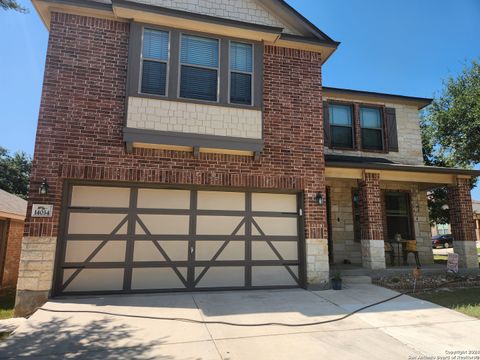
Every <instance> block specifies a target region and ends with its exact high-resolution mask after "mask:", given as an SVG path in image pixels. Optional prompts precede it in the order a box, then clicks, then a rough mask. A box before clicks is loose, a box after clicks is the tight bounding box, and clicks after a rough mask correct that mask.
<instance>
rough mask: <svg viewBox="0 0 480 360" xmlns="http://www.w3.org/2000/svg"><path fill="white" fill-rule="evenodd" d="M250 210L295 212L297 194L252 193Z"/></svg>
mask: <svg viewBox="0 0 480 360" xmlns="http://www.w3.org/2000/svg"><path fill="white" fill-rule="evenodd" d="M252 211H268V212H280V213H283V212H287V213H288V212H290V213H296V212H297V195H295V194H267V193H252Z"/></svg>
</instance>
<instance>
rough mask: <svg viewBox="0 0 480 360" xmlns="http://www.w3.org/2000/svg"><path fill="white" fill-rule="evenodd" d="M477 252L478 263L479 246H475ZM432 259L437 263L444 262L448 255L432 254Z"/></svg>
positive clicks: (479, 260)
mask: <svg viewBox="0 0 480 360" xmlns="http://www.w3.org/2000/svg"><path fill="white" fill-rule="evenodd" d="M477 253H478V256H479V258H478V262H479V263H480V248H477ZM433 260H434V261H435V262H437V263H440V264H441V263H444V262H445V263H446V262H447V260H448V255H433Z"/></svg>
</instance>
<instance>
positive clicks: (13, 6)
mask: <svg viewBox="0 0 480 360" xmlns="http://www.w3.org/2000/svg"><path fill="white" fill-rule="evenodd" d="M0 8H2V9H3V10H15V11H18V12H21V13H24V14H25V13H28V9H27V8H25V7H23V6H22V5H20V4H19V3H18V2H17V0H0Z"/></svg>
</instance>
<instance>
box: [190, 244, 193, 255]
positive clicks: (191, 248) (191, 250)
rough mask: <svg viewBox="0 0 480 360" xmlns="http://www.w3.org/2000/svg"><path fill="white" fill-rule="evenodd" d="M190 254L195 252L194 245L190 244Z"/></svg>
mask: <svg viewBox="0 0 480 360" xmlns="http://www.w3.org/2000/svg"><path fill="white" fill-rule="evenodd" d="M190 254H193V246H190Z"/></svg>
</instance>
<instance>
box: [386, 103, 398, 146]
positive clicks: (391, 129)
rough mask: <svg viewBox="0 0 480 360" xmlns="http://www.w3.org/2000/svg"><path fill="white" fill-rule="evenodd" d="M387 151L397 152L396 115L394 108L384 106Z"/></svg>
mask: <svg viewBox="0 0 480 360" xmlns="http://www.w3.org/2000/svg"><path fill="white" fill-rule="evenodd" d="M385 114H386V122H387V136H388V151H396V152H398V133H397V117H396V115H395V108H386V109H385Z"/></svg>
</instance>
